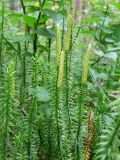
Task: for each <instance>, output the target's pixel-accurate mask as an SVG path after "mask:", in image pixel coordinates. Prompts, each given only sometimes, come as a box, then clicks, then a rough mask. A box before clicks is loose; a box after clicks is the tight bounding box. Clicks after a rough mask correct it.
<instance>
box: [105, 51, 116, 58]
mask: <svg viewBox="0 0 120 160" xmlns="http://www.w3.org/2000/svg"><path fill="white" fill-rule="evenodd" d="M104 57H107V58H110V59H113V60H115V59H117V57H118V55H117V53H116V52H110V53H107V54H105V55H104Z"/></svg>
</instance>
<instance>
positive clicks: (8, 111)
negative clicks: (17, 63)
mask: <svg viewBox="0 0 120 160" xmlns="http://www.w3.org/2000/svg"><path fill="white" fill-rule="evenodd" d="M5 90H6V93H5V102H4V116H3V119H4V120H3V123H4V126H3V156H2V158H3V160H7V158H8V150H9V149H10V148H9V145H8V141H9V139H10V133H11V122H12V120H13V111H14V99H15V77H14V65H13V64H9V66H8V68H7V71H6V85H5Z"/></svg>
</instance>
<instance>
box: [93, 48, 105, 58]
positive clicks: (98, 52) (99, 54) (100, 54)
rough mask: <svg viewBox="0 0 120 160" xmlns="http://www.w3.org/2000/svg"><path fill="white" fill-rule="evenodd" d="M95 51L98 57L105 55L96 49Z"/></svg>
mask: <svg viewBox="0 0 120 160" xmlns="http://www.w3.org/2000/svg"><path fill="white" fill-rule="evenodd" d="M93 51H94V53H95V54H96V55H98V56H101V57H102V56H103V55H104V52H103V51H101V50H96V49H94V50H93Z"/></svg>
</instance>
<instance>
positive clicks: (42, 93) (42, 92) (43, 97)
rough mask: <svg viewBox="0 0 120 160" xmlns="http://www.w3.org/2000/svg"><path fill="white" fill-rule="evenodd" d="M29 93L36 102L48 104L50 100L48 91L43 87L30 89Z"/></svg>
mask: <svg viewBox="0 0 120 160" xmlns="http://www.w3.org/2000/svg"><path fill="white" fill-rule="evenodd" d="M29 93H30V94H32V95H33V96H35V97H36V98H37V100H38V101H42V102H48V101H49V100H50V99H51V97H50V93H49V90H48V89H46V88H45V87H44V86H40V87H37V88H36V89H35V88H30V89H29Z"/></svg>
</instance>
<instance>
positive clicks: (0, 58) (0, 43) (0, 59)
mask: <svg viewBox="0 0 120 160" xmlns="http://www.w3.org/2000/svg"><path fill="white" fill-rule="evenodd" d="M4 10H5V2H4V0H2V23H1V38H0V83H1V84H2V72H3V70H2V68H3V67H2V65H3V64H2V63H3V37H4Z"/></svg>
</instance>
